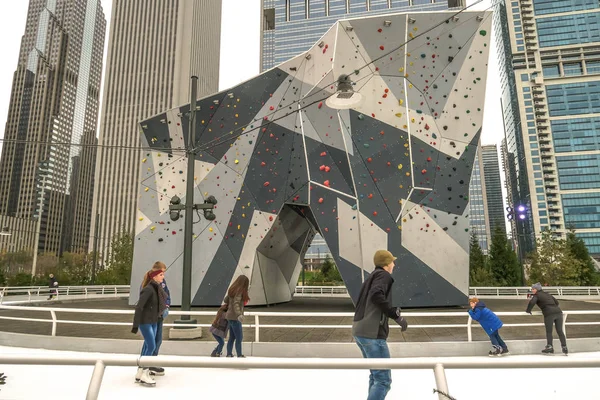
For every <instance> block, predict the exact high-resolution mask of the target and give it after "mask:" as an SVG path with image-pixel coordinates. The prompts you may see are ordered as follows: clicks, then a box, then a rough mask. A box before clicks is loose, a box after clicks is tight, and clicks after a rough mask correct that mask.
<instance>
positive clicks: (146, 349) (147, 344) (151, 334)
mask: <svg viewBox="0 0 600 400" xmlns="http://www.w3.org/2000/svg"><path fill="white" fill-rule="evenodd" d="M139 329H140V332H141V333H142V336H143V337H144V345H143V346H142V355H143V356H155V355H156V354H155V353H154V352H155V351H156V329H157V326H156V324H141V325H140V326H139Z"/></svg>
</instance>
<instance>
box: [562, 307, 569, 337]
mask: <svg viewBox="0 0 600 400" xmlns="http://www.w3.org/2000/svg"><path fill="white" fill-rule="evenodd" d="M568 316H569V313H568V312H563V322H562V328H563V332H564V333H565V339H566V338H567V317H568Z"/></svg>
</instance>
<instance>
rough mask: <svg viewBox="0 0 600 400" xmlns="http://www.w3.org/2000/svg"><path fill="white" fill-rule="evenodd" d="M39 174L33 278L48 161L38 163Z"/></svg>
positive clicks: (35, 267) (33, 267) (32, 265)
mask: <svg viewBox="0 0 600 400" xmlns="http://www.w3.org/2000/svg"><path fill="white" fill-rule="evenodd" d="M38 171H39V172H38V174H39V176H40V178H41V180H42V182H41V193H40V198H39V204H38V212H37V223H36V227H35V247H34V248H33V262H32V264H31V276H32V279H33V277H35V274H36V270H37V258H38V250H39V247H40V232H41V229H42V214H43V213H44V190H45V188H46V175H47V173H48V163H47V162H46V161H42V162H40V163H39V164H38Z"/></svg>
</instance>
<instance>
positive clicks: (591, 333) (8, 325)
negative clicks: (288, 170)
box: [0, 298, 600, 342]
mask: <svg viewBox="0 0 600 400" xmlns="http://www.w3.org/2000/svg"><path fill="white" fill-rule="evenodd" d="M486 303H487V304H488V306H489V307H490V308H491V309H492V310H494V311H497V312H499V311H524V310H525V307H526V305H527V302H526V301H524V300H495V299H488V300H487V301H486ZM48 305H49V304H44V306H48ZM51 305H52V307H56V308H61V307H68V308H95V309H132V307H131V306H129V305H128V303H127V300H126V299H110V300H108V299H103V300H93V301H85V302H80V303H73V302H68V303H62V302H61V301H60V300H58V301H54V302H52V303H51ZM561 307H562V308H563V310H600V304H598V303H597V302H585V301H567V300H563V301H561ZM247 309H248V310H250V311H254V310H255V311H265V312H269V311H281V312H311V311H313V312H314V311H321V312H353V311H354V306H353V305H352V302H351V301H350V299H337V298H318V299H317V298H299V299H295V300H294V301H292V302H289V303H284V304H279V305H275V306H270V307H266V306H262V307H248V308H247ZM194 310H198V311H216V308H206V307H202V308H194ZM406 311H410V310H406ZM414 311H423V310H422V309H420V310H414ZM427 311H441V312H457V311H464V312H465V315H464V317H437V318H432V317H409V318H408V322H409V324H412V325H417V324H418V325H425V324H428V325H433V324H442V323H454V324H465V323H466V322H467V312H466V308H460V307H453V308H444V309H427ZM0 315H8V316H14V317H17V316H18V317H28V318H41V319H50V314H49V313H48V312H42V311H8V310H0ZM57 317H58V319H65V320H82V321H111V322H113V321H118V322H123V323H126V324H127V325H124V326H110V325H79V324H58V327H57V335H59V336H71V337H96V338H107V339H138V337H137V336H135V335H133V334H132V333H131V332H130V330H131V328H130V325H129V324H130V323H131V321H132V317H131V316H130V315H110V314H73V313H60V311H58V312H57ZM175 319H176V317H175V316H169V317H168V318H167V323H172V322H173V321H174V320H175ZM212 319H213V317H212V316H206V317H197V320H198V322H199V323H206V324H209V323H210V322H212ZM0 321H1V322H0V331H6V332H14V333H29V334H38V335H50V333H51V324H50V323H45V322H29V321H13V320H0ZM503 321H504V323H526V322H532V321H533V322H539V323H542V322H543V320H542V317H541V316H516V317H503ZM583 321H600V315H587V316H586V315H581V316H580V315H570V316H569V317H568V322H583ZM246 322H247V323H252V322H253V320H252V319H251V318H249V320H248V321H246ZM260 323H261V324H287V325H291V324H294V325H351V324H352V318H351V317H335V318H334V317H261V318H260ZM476 325H477V324H474V326H476ZM207 331H208V330H207V329H204V336H205V337H203V338H202V339H199V340H208V341H212V340H213V338H212V336H211V335H209V334H208V332H207ZM501 333H502V337H503V338H504V339H507V340H515V339H541V338H544V337H545V331H544V328H543V326H540V327H504V328H502V331H501ZM260 335H261V336H260V341H261V342H351V341H352V334H351V331H350V329H345V328H340V329H325V328H322V329H320V328H317V329H309V328H307V329H290V328H261V329H260ZM567 336H568V337H569V338H578V337H598V336H600V325H588V326H568V327H567ZM167 337H168V336H167V335H165V339H166V338H167ZM473 339H474V340H487V335H486V334H485V333H484V332H483V330H481V329H480V328H477V327H476V328H474V329H473ZM389 340H390V341H392V342H394V341H395V342H430V341H431V342H433V341H436V342H440V341H466V340H467V329H466V328H464V329H462V328H427V329H416V328H412V329H411V328H410V327H409V329H408V330H407V331H406V332H404V333H402V332H400V330H399V329H392V330H391V334H390V338H389ZM244 341H254V329H249V328H247V329H245V330H244Z"/></svg>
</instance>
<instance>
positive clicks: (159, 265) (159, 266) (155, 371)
mask: <svg viewBox="0 0 600 400" xmlns="http://www.w3.org/2000/svg"><path fill="white" fill-rule="evenodd" d="M159 270H160V271H163V272H166V271H167V266H166V265H165V264H164V263H163V262H161V261H157V262H155V263H154V265H153V266H152V271H159ZM142 283H143V282H142ZM160 286H161V287H162V288H163V290H164V291H165V293H166V295H167V299H166V303H167V308H166V309H165V311H164V312H163V314H162V316H161V317H160V318H159V319H158V322H157V323H156V336H155V338H156V347H155V348H154V353H153V354H152V355H153V356H157V355H158V352H159V350H160V345H161V344H162V338H163V323H164V322H165V319H166V318H167V316H168V315H169V307H170V306H171V292H170V291H169V287H168V286H167V280H166V279H163V281H162V282H161V284H160ZM142 289H143V287H140V292H141V290H142ZM144 346H145V344H144ZM145 350H146V349H145V348H144V347H142V355H144V352H145ZM149 369H150V375H157V376H164V374H165V369H164V368H162V367H150V368H149Z"/></svg>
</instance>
